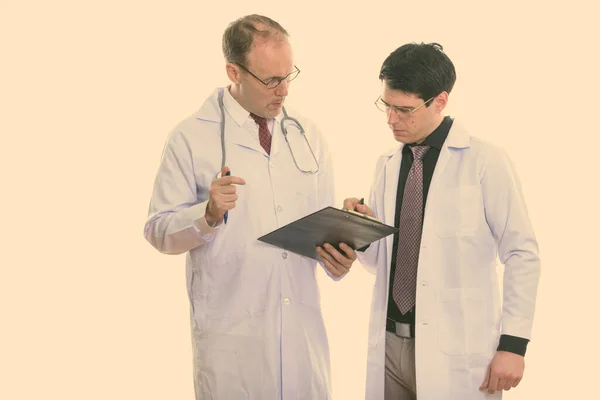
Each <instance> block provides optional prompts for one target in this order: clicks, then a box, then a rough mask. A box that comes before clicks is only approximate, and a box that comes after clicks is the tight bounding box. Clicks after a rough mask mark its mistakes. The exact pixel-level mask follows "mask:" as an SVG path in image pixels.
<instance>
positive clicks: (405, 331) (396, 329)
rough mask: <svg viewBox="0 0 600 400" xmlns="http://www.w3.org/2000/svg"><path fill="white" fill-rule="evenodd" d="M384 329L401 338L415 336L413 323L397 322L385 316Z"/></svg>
mask: <svg viewBox="0 0 600 400" xmlns="http://www.w3.org/2000/svg"><path fill="white" fill-rule="evenodd" d="M385 330H386V331H388V332H391V333H394V334H396V336H400V337H403V338H409V339H412V338H414V337H415V325H414V324H409V323H407V322H398V321H394V320H393V319H389V318H387V320H386V323H385Z"/></svg>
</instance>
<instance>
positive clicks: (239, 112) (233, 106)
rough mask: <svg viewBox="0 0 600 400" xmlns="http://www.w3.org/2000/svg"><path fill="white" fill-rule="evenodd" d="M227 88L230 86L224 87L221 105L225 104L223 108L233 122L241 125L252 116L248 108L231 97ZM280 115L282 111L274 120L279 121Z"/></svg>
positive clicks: (281, 115)
mask: <svg viewBox="0 0 600 400" xmlns="http://www.w3.org/2000/svg"><path fill="white" fill-rule="evenodd" d="M229 88H230V86H227V87H225V89H224V93H223V105H224V106H225V110H226V111H227V113H228V114H229V115H230V116H231V118H233V120H234V121H235V123H236V124H238V126H240V127H241V126H242V125H244V124H245V123H246V121H248V119H249V118H252V117H251V116H250V112H249V111H248V110H246V109H245V108H244V107H242V106H241V104H240V103H238V101H237V100H236V99H234V98H233V96H232V95H231V93H230V92H229ZM282 117H283V113H282V112H280V113H279V114H278V115H277V116H276V117H275V120H276V121H277V122H280V121H281V118H282ZM268 120H270V119H268Z"/></svg>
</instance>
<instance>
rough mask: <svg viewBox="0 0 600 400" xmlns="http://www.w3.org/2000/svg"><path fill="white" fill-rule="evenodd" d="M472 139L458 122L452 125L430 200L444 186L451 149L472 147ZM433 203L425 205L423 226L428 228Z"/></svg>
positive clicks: (440, 158)
mask: <svg viewBox="0 0 600 400" xmlns="http://www.w3.org/2000/svg"><path fill="white" fill-rule="evenodd" d="M469 142H470V137H469V134H468V133H467V131H466V130H465V129H464V127H463V126H461V125H460V123H457V122H456V121H454V122H453V123H452V127H451V128H450V131H449V132H448V137H447V138H446V141H445V142H444V145H443V146H442V149H441V151H440V156H439V157H438V161H437V164H436V166H435V170H434V172H433V176H432V177H431V183H430V185H429V193H428V194H427V197H428V198H432V197H434V196H435V195H436V191H438V190H439V188H440V187H441V186H442V184H441V180H442V178H441V176H442V174H443V173H444V170H445V169H446V167H447V165H448V161H450V157H451V156H452V153H451V150H450V149H462V148H467V147H469V145H470V143H469ZM430 203H431V202H430V201H428V202H427V203H426V204H425V220H424V221H423V226H424V227H425V226H427V225H428V224H427V222H428V221H427V220H428V218H427V217H428V214H429V213H428V209H429V204H430Z"/></svg>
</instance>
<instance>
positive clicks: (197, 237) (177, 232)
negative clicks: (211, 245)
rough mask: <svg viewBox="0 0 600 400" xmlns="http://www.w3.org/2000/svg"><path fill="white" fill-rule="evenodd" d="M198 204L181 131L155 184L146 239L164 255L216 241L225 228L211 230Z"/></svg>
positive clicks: (165, 155) (167, 148)
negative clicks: (217, 235) (215, 238)
mask: <svg viewBox="0 0 600 400" xmlns="http://www.w3.org/2000/svg"><path fill="white" fill-rule="evenodd" d="M207 204H208V200H207V199H206V200H204V201H199V199H198V196H197V190H196V180H195V175H194V169H193V162H192V155H191V151H190V147H189V145H188V142H187V141H186V140H185V137H184V135H183V134H182V133H181V132H180V131H174V132H172V133H171V135H169V138H168V139H167V143H166V145H165V148H164V150H163V154H162V159H161V163H160V166H159V168H158V172H157V174H156V177H155V180H154V188H153V192H152V198H151V200H150V206H149V211H148V219H147V222H146V224H145V227H144V236H145V238H146V240H148V242H150V244H152V246H153V247H154V248H156V249H157V250H158V251H160V252H161V253H164V254H182V253H185V252H187V251H189V250H191V249H193V248H195V247H198V246H201V245H203V244H205V243H207V242H209V241H211V240H213V239H214V237H215V235H216V234H218V232H219V230H220V229H221V228H222V224H219V225H218V226H216V227H214V228H213V227H211V226H209V225H208V223H207V222H206V219H205V218H204V214H205V211H206V205H207Z"/></svg>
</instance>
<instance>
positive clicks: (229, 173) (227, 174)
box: [223, 171, 231, 223]
mask: <svg viewBox="0 0 600 400" xmlns="http://www.w3.org/2000/svg"><path fill="white" fill-rule="evenodd" d="M229 175H231V171H227V172H226V173H225V176H229ZM228 214H229V210H227V211H225V215H224V216H223V221H225V223H227V215H228Z"/></svg>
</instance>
